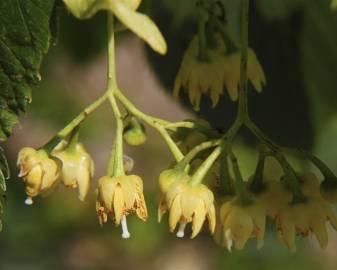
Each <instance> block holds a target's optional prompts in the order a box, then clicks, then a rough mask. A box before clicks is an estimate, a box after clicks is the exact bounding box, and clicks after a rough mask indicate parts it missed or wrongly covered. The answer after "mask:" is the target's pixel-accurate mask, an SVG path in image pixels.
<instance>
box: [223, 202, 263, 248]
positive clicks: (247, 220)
mask: <svg viewBox="0 0 337 270" xmlns="http://www.w3.org/2000/svg"><path fill="white" fill-rule="evenodd" d="M220 222H221V228H222V241H221V242H222V245H224V246H226V247H227V249H228V250H229V251H231V249H232V246H233V241H234V242H235V247H236V248H237V249H243V248H244V246H245V244H246V242H247V240H248V239H249V238H250V237H256V238H257V247H258V248H261V247H262V246H263V238H264V232H265V223H266V212H265V209H264V207H263V206H262V205H261V204H260V203H259V202H258V201H252V202H251V203H247V204H242V203H240V202H239V199H238V198H237V197H234V198H233V199H231V200H230V201H227V202H225V203H224V204H223V205H222V206H221V208H220Z"/></svg>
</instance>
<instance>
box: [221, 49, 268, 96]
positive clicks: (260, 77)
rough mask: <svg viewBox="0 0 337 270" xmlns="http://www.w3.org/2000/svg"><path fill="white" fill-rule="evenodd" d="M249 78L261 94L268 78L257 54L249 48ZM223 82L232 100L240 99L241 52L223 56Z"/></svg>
mask: <svg viewBox="0 0 337 270" xmlns="http://www.w3.org/2000/svg"><path fill="white" fill-rule="evenodd" d="M247 57H248V58H247V76H248V79H249V80H250V82H251V83H252V85H253V87H254V89H255V90H256V91H257V92H261V91H262V88H263V86H264V85H265V84H266V77H265V74H264V71H263V69H262V66H261V64H260V62H259V60H258V59H257V57H256V54H255V53H254V51H253V50H252V49H251V48H248V55H247ZM222 59H223V60H222V61H223V80H224V85H225V86H226V88H227V91H228V94H229V96H230V98H231V100H233V101H235V100H237V99H238V87H239V83H240V65H241V52H240V51H237V52H233V53H229V54H226V55H224V56H223V58H222Z"/></svg>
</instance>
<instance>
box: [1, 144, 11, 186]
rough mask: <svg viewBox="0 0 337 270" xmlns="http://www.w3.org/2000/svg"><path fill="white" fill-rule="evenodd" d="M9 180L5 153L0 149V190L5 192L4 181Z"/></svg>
mask: <svg viewBox="0 0 337 270" xmlns="http://www.w3.org/2000/svg"><path fill="white" fill-rule="evenodd" d="M8 178H9V167H8V163H7V159H6V157H5V153H4V151H3V149H2V148H1V147H0V189H1V190H2V191H6V180H7V179H8Z"/></svg>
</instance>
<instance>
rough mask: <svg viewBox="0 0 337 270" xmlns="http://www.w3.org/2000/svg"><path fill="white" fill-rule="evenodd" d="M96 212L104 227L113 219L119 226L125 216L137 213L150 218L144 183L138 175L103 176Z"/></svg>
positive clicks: (99, 186) (100, 180) (99, 183)
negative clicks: (144, 193)
mask: <svg viewBox="0 0 337 270" xmlns="http://www.w3.org/2000/svg"><path fill="white" fill-rule="evenodd" d="M96 211H97V215H98V220H99V223H100V224H101V225H102V224H104V223H105V222H107V220H108V217H111V218H112V219H113V220H114V222H115V224H116V225H119V224H120V222H121V219H122V217H123V216H127V215H129V214H131V213H136V214H137V216H138V217H139V218H140V219H142V220H144V221H145V220H146V219H147V217H148V214H147V208H146V204H145V199H144V195H143V181H142V179H141V178H140V177H139V176H137V175H124V176H118V177H109V176H103V177H102V178H100V179H99V180H98V187H97V201H96Z"/></svg>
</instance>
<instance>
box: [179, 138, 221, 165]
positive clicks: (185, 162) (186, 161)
mask: <svg viewBox="0 0 337 270" xmlns="http://www.w3.org/2000/svg"><path fill="white" fill-rule="evenodd" d="M220 143H221V140H213V141H207V142H203V143H201V144H199V145H197V146H195V147H194V148H193V149H192V150H191V151H190V152H188V153H187V154H186V155H185V157H184V158H183V159H182V160H181V161H180V162H179V163H178V164H177V167H181V168H183V169H185V167H186V166H187V165H188V164H189V163H190V162H191V161H192V160H193V159H194V158H195V157H196V156H197V155H198V154H199V153H200V152H201V151H204V150H206V149H208V148H212V147H215V146H218V145H219V144H220Z"/></svg>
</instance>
